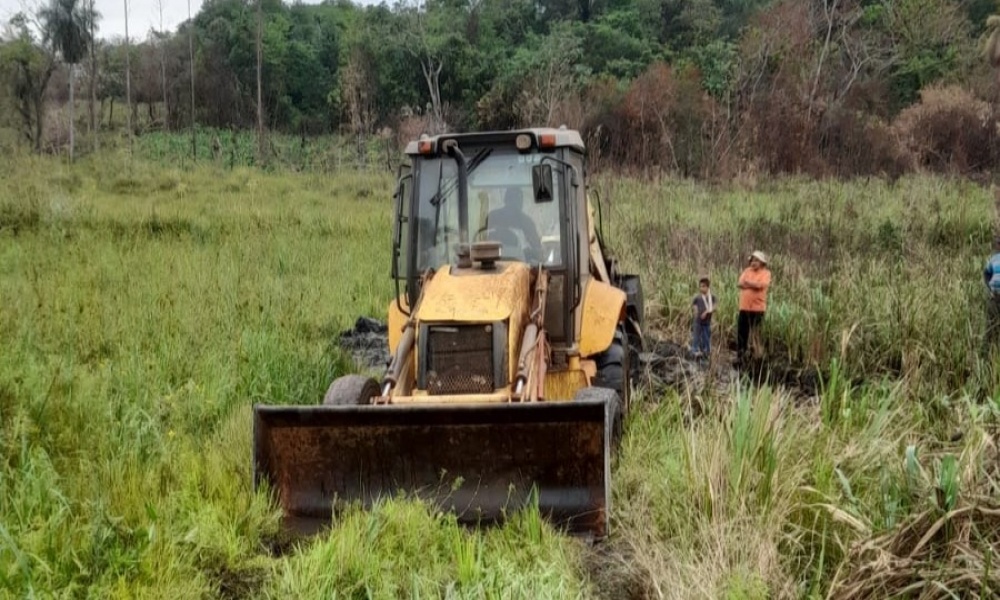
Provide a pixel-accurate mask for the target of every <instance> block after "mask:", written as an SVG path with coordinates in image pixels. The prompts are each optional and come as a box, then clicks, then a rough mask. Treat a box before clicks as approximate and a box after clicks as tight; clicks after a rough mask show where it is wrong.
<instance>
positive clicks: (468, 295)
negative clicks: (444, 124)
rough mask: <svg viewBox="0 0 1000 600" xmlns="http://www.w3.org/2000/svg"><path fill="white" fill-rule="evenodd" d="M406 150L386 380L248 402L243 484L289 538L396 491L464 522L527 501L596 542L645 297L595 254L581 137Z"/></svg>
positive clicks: (602, 252)
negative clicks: (267, 497)
mask: <svg viewBox="0 0 1000 600" xmlns="http://www.w3.org/2000/svg"><path fill="white" fill-rule="evenodd" d="M406 153H407V155H408V157H409V159H410V162H409V164H408V165H407V166H406V167H404V168H403V169H402V170H401V172H400V176H399V182H398V186H397V190H396V194H395V204H394V207H395V210H394V219H393V228H392V234H391V236H392V264H391V273H392V277H393V279H394V280H395V282H396V287H397V294H396V297H395V298H394V299H392V300H391V301H390V302H389V306H388V310H387V318H388V325H389V351H390V354H391V355H392V360H391V362H390V364H389V365H388V366H387V368H386V371H385V374H384V375H383V377H382V379H381V381H375V380H374V379H368V378H366V377H364V376H361V375H345V376H343V377H340V378H338V379H337V380H335V381H334V382H333V383H332V384H331V386H330V388H329V390H328V391H327V394H326V396H325V398H324V399H323V403H322V404H319V405H315V406H281V405H257V406H255V408H254V457H253V464H254V482H255V485H258V486H260V485H267V486H269V488H270V489H271V490H272V491H273V493H274V494H275V496H276V499H277V501H278V503H279V504H280V505H281V507H282V508H283V510H284V512H285V515H286V517H287V520H288V522H290V523H292V524H299V525H300V526H301V525H302V524H303V523H311V525H308V526H303V527H301V528H302V529H312V528H314V527H315V524H316V523H317V522H318V523H323V522H329V520H330V516H331V513H332V511H333V510H335V509H336V507H337V506H340V505H342V504H344V503H350V502H358V501H360V502H362V503H365V504H371V503H373V502H376V501H378V500H379V499H380V498H384V497H392V496H397V495H399V494H404V495H411V496H416V497H419V498H422V499H425V500H427V501H428V502H431V503H433V504H434V505H435V506H437V507H439V508H440V509H443V510H449V511H452V512H454V513H455V514H456V515H457V516H458V518H459V520H460V521H463V522H469V523H490V522H496V521H500V520H503V519H504V518H506V516H508V515H509V514H511V513H512V512H513V511H516V510H518V509H520V508H522V507H524V506H526V505H527V504H529V503H537V505H538V508H539V510H540V511H541V512H542V514H543V515H544V516H546V517H547V518H549V519H551V521H552V522H553V523H555V524H556V525H557V526H560V527H563V528H564V529H566V530H567V531H569V532H572V533H577V534H581V535H586V536H589V537H593V538H601V537H604V536H605V535H606V534H607V522H608V510H609V504H610V465H611V462H610V454H611V450H612V448H613V447H614V443H615V439H616V436H617V432H618V431H619V429H620V427H621V420H622V416H623V413H624V411H625V410H627V407H628V399H629V391H630V382H629V359H630V357H631V356H632V352H630V350H633V349H634V348H635V347H636V346H637V345H639V344H640V343H641V320H642V291H641V287H640V285H639V280H638V277H637V276H633V275H623V274H620V273H619V272H618V269H617V264H616V263H615V261H614V260H612V259H611V258H610V257H609V256H608V255H607V254H606V249H605V248H604V244H603V240H602V238H601V236H600V235H599V227H597V226H596V224H595V223H594V218H593V214H592V211H591V210H590V206H589V204H588V199H587V193H586V186H585V183H584V146H583V142H582V139H581V138H580V135H579V134H578V133H577V132H575V131H571V130H567V129H528V130H521V131H511V132H494V133H472V134H445V135H440V136H436V137H423V138H421V139H419V140H416V141H413V142H411V143H410V144H409V145H408V146H407V149H406Z"/></svg>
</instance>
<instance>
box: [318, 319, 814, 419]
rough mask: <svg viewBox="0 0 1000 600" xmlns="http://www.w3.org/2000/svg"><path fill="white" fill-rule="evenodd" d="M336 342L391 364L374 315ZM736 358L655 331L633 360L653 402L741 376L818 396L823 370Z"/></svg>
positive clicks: (803, 396)
mask: <svg viewBox="0 0 1000 600" xmlns="http://www.w3.org/2000/svg"><path fill="white" fill-rule="evenodd" d="M337 345H338V347H339V348H341V349H342V350H344V351H345V352H347V353H348V354H349V355H350V356H351V357H352V358H353V360H354V362H355V364H356V365H357V367H358V368H359V369H360V370H362V371H368V372H375V373H381V372H383V371H384V370H385V368H386V366H387V365H388V364H389V360H390V356H389V350H388V328H387V327H386V325H385V323H382V322H380V321H377V320H375V319H370V318H368V317H360V318H358V320H357V321H356V322H355V324H354V327H353V328H351V329H349V330H347V331H344V332H343V333H341V334H340V337H339V338H338V340H337ZM734 360H735V354H734V353H733V352H732V350H730V349H728V348H724V349H718V350H717V351H716V352H714V353H713V355H712V358H711V360H702V359H696V358H695V357H694V356H693V355H692V354H691V353H690V352H688V350H687V348H686V347H685V346H684V345H682V344H678V343H677V342H675V341H672V340H670V339H666V338H664V337H661V336H659V335H657V334H656V333H655V332H652V333H648V334H647V335H646V340H645V344H644V348H643V351H642V352H640V353H639V354H638V361H637V362H638V364H637V365H633V385H634V386H635V387H636V388H637V389H638V390H641V391H642V392H644V395H645V396H646V397H647V398H650V399H652V400H653V401H657V400H659V399H661V398H663V397H664V396H665V395H666V394H667V392H669V391H670V390H674V391H676V392H677V393H679V394H681V395H682V396H684V397H686V398H703V397H720V396H725V395H726V394H728V393H729V392H730V391H731V390H732V386H733V384H734V383H735V382H736V381H737V380H738V379H739V378H740V377H741V376H742V377H746V378H747V379H748V380H749V381H752V382H754V383H758V384H760V383H768V384H771V385H773V386H779V387H782V388H784V389H786V390H787V391H789V392H790V393H792V395H793V396H795V397H796V398H797V399H799V400H801V401H809V400H810V399H813V398H815V396H816V394H817V393H818V391H819V390H818V387H819V374H818V372H817V371H816V370H815V369H813V368H807V367H802V366H796V365H793V364H791V363H790V362H789V361H788V360H786V359H783V358H782V357H769V358H768V359H766V360H756V361H752V362H751V363H750V364H748V365H744V366H743V367H741V368H740V369H737V368H736V367H735V366H734Z"/></svg>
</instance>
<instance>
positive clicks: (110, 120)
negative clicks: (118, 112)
mask: <svg viewBox="0 0 1000 600" xmlns="http://www.w3.org/2000/svg"><path fill="white" fill-rule="evenodd" d="M110 111H111V112H110V114H108V125H110V124H111V123H114V122H115V97H114V96H111V109H110Z"/></svg>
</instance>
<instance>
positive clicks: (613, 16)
mask: <svg viewBox="0 0 1000 600" xmlns="http://www.w3.org/2000/svg"><path fill="white" fill-rule="evenodd" d="M126 6H127V4H126ZM997 12H1000V7H998V6H997V2H996V0H426V1H423V2H416V1H412V0H411V1H397V2H395V3H394V4H391V5H390V4H388V3H386V2H383V3H382V4H380V5H377V6H359V5H355V4H353V3H351V2H349V1H347V0H326V1H325V2H323V3H321V4H318V5H306V4H299V3H295V4H287V3H285V2H282V1H281V0H207V1H206V2H205V3H204V5H203V6H202V8H201V9H200V10H199V11H198V12H197V14H193V15H191V18H190V19H189V20H188V21H186V22H184V23H183V24H181V25H180V26H179V27H178V29H177V30H176V31H160V30H152V31H149V32H148V34H146V35H145V36H144V37H143V38H142V39H140V40H128V39H117V38H115V39H100V38H99V37H98V35H97V34H99V32H100V15H98V14H96V12H95V11H94V10H93V7H92V2H91V0H50V4H48V5H46V6H45V7H44V8H42V9H40V10H39V11H37V13H36V14H23V13H22V14H19V15H17V16H15V17H14V19H13V20H11V21H10V22H9V23H8V24H7V25H6V27H5V28H4V29H3V31H2V34H0V76H2V83H3V89H2V90H0V92H2V97H0V119H2V120H4V122H6V123H7V124H8V125H9V126H12V127H14V128H16V129H17V131H18V132H19V135H20V137H21V138H22V139H24V140H25V141H26V142H28V143H30V144H31V145H32V146H33V147H34V148H36V149H37V150H42V149H43V148H44V147H45V135H46V134H45V129H46V127H45V112H46V108H47V107H48V106H50V105H64V106H66V107H67V109H68V112H69V113H70V117H69V118H70V119H71V121H70V122H73V121H72V120H73V118H74V117H73V114H72V111H73V107H74V106H75V104H76V103H75V102H71V101H70V98H69V97H67V96H70V97H73V96H74V91H75V88H74V82H76V83H77V84H78V85H80V86H82V88H83V89H85V90H86V91H87V94H86V95H87V97H88V98H87V101H88V105H89V111H88V119H87V127H88V130H89V131H92V132H94V131H98V130H100V129H101V128H104V127H108V126H109V125H112V124H113V123H114V122H115V120H114V114H115V107H116V105H117V106H118V107H120V108H119V110H121V111H124V112H123V113H121V114H124V115H126V118H127V119H128V120H129V121H138V119H136V118H134V117H136V115H137V114H138V111H143V112H144V113H145V114H144V117H145V118H144V121H145V125H144V127H147V128H148V127H155V128H159V129H165V130H183V129H187V128H189V127H191V126H192V125H194V124H197V125H201V126H209V127H218V128H234V129H243V128H252V127H256V128H257V129H258V130H259V132H260V136H259V137H260V138H261V139H263V134H264V131H278V132H285V133H292V134H296V135H300V136H302V137H303V139H306V138H307V137H308V136H313V135H320V134H328V133H343V134H349V135H351V136H354V138H355V139H357V140H358V143H359V147H360V146H361V145H363V144H364V143H365V140H367V139H369V138H370V137H372V136H375V135H383V136H386V135H391V136H393V137H394V138H396V139H399V140H403V139H406V138H411V137H414V136H416V135H419V134H420V133H422V132H429V133H434V132H440V131H446V130H469V129H508V128H512V127H518V126H525V125H561V124H566V125H568V126H571V127H575V128H578V129H581V130H582V131H583V132H584V134H585V136H586V139H587V142H588V144H589V146H590V148H591V155H592V160H595V161H596V162H598V163H601V162H603V163H604V164H605V165H613V166H620V167H628V168H634V169H644V170H648V169H655V170H657V171H671V172H676V173H681V174H684V175H691V176H706V177H713V176H732V175H734V174H738V173H747V172H758V171H759V172H768V173H773V172H808V173H813V174H841V175H857V174H872V173H890V174H892V173H899V172H905V171H907V170H912V169H917V168H928V167H930V168H941V169H950V170H960V171H967V172H979V173H984V172H989V171H990V170H991V169H993V168H994V167H996V166H998V163H1000V143H998V140H997V132H996V127H995V122H996V105H997V102H996V100H997V87H998V86H1000V68H998V67H1000V38H998V35H1000V34H998V31H1000V17H996V16H993V15H994V13H997ZM994 69H996V70H994ZM70 74H72V75H73V76H70ZM95 115H97V116H95ZM105 121H107V123H105ZM126 127H127V129H128V130H129V132H131V131H132V130H133V129H134V128H135V124H134V123H132V122H129V123H128V124H127V125H126ZM73 129H74V128H73V127H70V128H69V136H68V137H69V138H70V139H72V134H73ZM65 137H66V136H63V138H61V139H64V138H65ZM93 137H94V139H95V140H96V139H97V136H93ZM72 145H73V142H72V141H70V147H71V148H72Z"/></svg>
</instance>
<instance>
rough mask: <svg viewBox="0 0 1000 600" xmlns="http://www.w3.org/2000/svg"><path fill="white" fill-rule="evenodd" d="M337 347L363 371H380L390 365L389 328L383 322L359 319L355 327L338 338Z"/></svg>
mask: <svg viewBox="0 0 1000 600" xmlns="http://www.w3.org/2000/svg"><path fill="white" fill-rule="evenodd" d="M337 346H338V347H339V348H341V349H342V350H343V351H344V352H346V353H348V354H349V355H350V356H351V358H352V359H353V360H354V363H355V364H356V365H357V366H358V367H360V368H361V369H365V370H380V369H385V368H386V367H387V366H388V365H389V360H390V357H389V328H388V327H387V326H386V324H385V323H382V322H381V321H377V320H375V319H370V318H368V317H358V320H357V321H355V322H354V327H353V328H351V329H348V330H347V331H344V332H342V333H341V334H340V336H339V337H338V338H337Z"/></svg>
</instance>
